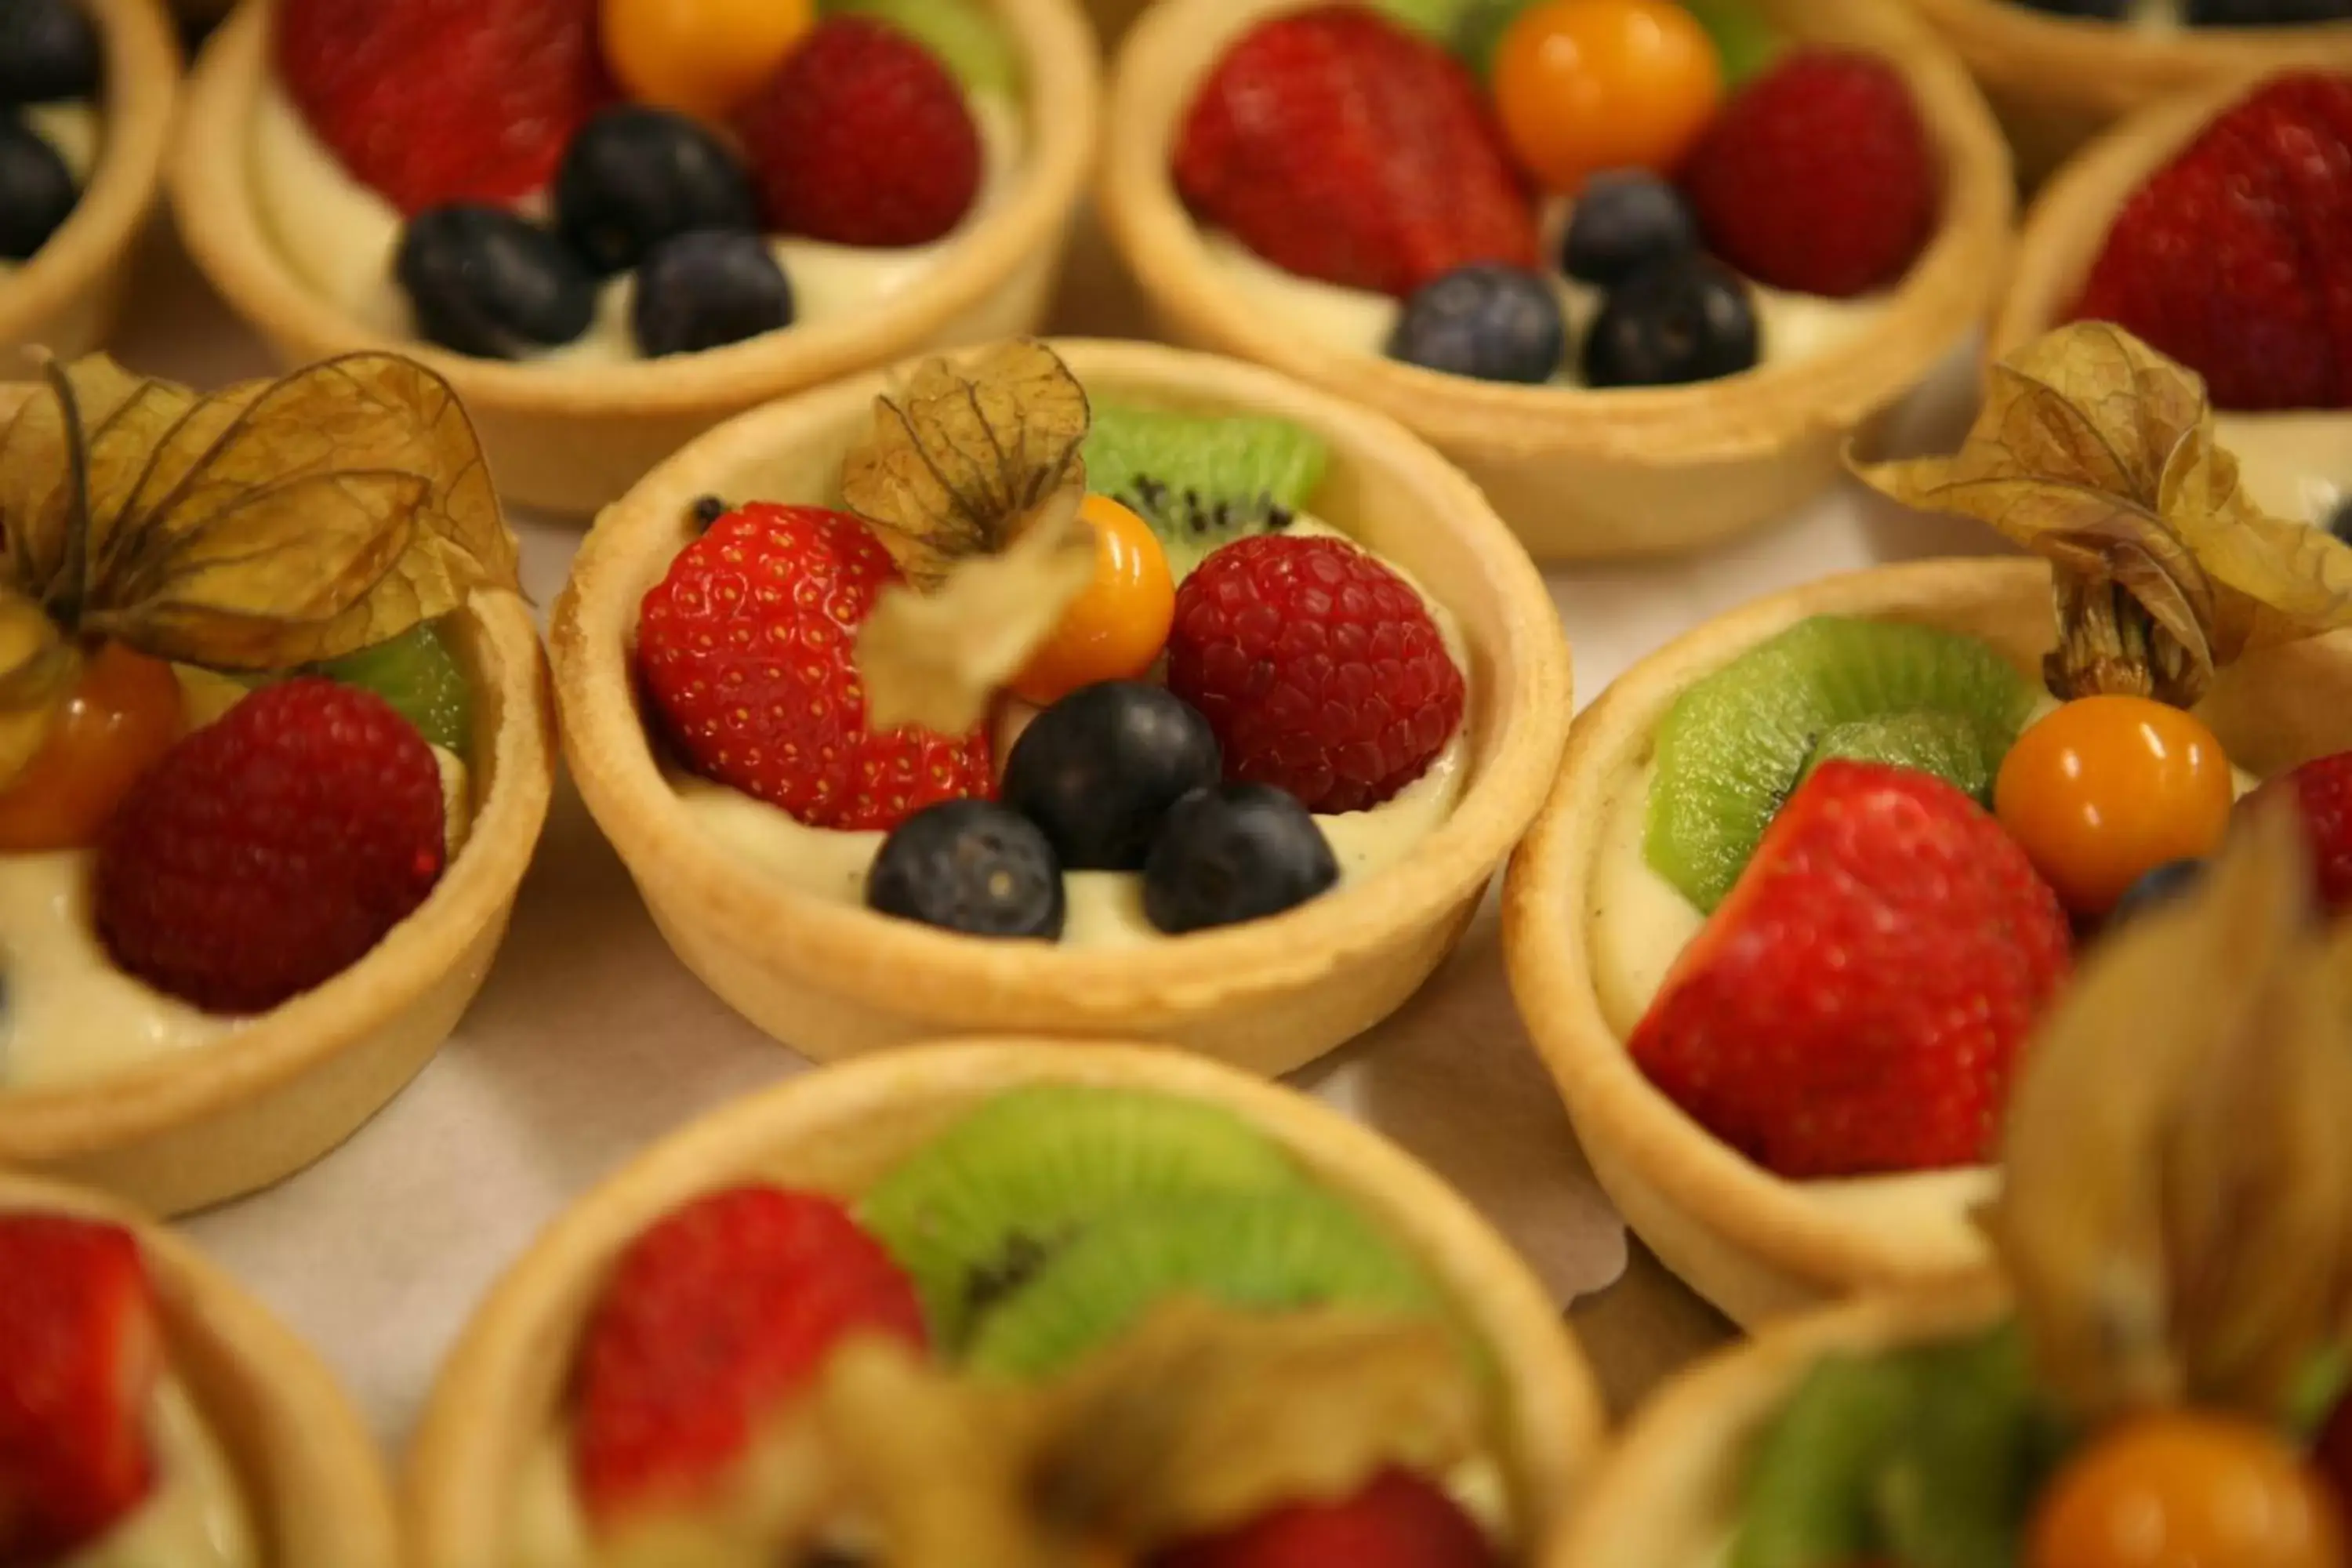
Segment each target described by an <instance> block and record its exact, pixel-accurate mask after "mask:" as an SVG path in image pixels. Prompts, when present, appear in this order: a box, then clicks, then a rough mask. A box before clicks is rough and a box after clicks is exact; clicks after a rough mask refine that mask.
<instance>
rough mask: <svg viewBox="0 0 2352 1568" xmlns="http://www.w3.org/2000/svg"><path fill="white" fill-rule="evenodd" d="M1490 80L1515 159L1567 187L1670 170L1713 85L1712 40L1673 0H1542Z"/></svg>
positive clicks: (1691, 136)
mask: <svg viewBox="0 0 2352 1568" xmlns="http://www.w3.org/2000/svg"><path fill="white" fill-rule="evenodd" d="M1492 80H1493V86H1494V93H1495V103H1496V110H1497V111H1498V112H1499V113H1500V115H1501V117H1502V121H1503V132H1504V134H1505V135H1507V137H1509V139H1510V142H1511V150H1512V152H1514V153H1517V156H1518V160H1519V163H1520V166H1521V167H1523V168H1525V169H1526V170H1527V171H1528V173H1530V174H1533V175H1535V177H1536V178H1538V179H1539V180H1541V181H1542V182H1543V183H1544V184H1546V185H1548V186H1549V187H1550V188H1551V189H1552V190H1555V191H1559V192H1562V193H1564V194H1567V195H1575V194H1576V193H1577V192H1579V191H1580V190H1581V189H1583V187H1584V182H1585V180H1586V179H1587V178H1588V177H1590V176H1591V175H1592V174H1597V173H1599V172H1600V171H1601V170H1603V169H1650V170H1654V171H1656V172H1658V173H1661V174H1664V173H1668V172H1670V171H1672V170H1673V169H1674V168H1675V166H1676V165H1678V164H1679V163H1681V162H1682V160H1683V157H1684V155H1685V154H1686V153H1688V152H1689V151H1690V149H1691V146H1692V144H1693V143H1694V142H1696V141H1697V140H1698V137H1699V134H1700V132H1703V131H1705V130H1706V123H1707V121H1708V120H1709V119H1711V118H1712V117H1713V116H1714V114H1715V110H1716V106H1717V103H1718V102H1719V101H1720V100H1721V99H1722V97H1723V68H1722V63H1721V61H1719V60H1718V59H1717V57H1716V52H1715V42H1714V40H1713V39H1711V38H1710V37H1707V34H1706V28H1704V27H1702V26H1700V25H1699V23H1698V20H1697V19H1696V17H1694V16H1692V15H1691V14H1690V12H1689V11H1687V10H1685V8H1684V7H1683V6H1681V5H1677V4H1675V0H1542V3H1541V4H1538V5H1531V6H1529V7H1528V9H1527V10H1525V11H1522V12H1520V13H1519V15H1518V16H1517V19H1516V20H1514V21H1513V22H1512V23H1511V25H1510V27H1509V28H1508V29H1507V31H1506V32H1505V33H1504V34H1503V38H1502V42H1501V43H1500V44H1498V45H1497V46H1496V50H1495V62H1494V70H1493V77H1492Z"/></svg>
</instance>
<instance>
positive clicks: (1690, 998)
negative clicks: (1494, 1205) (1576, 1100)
mask: <svg viewBox="0 0 2352 1568" xmlns="http://www.w3.org/2000/svg"><path fill="white" fill-rule="evenodd" d="M2071 946H2072V938H2071V934H2070V932H2069V931H2068V928H2067V924H2066V917H2065V914H2064V912H2063V910H2061V909H2060V908H2059V905H2058V899H2057V895H2056V894H2054V893H2053V892H2052V891H2051V890H2050V888H2049V886H2048V885H2047V884H2046V883H2044V882H2043V881H2042V879H2041V878H2040V877H2039V876H2037V875H2036V874H2035V873H2034V870H2033V867H2032V864H2031V863H2030V862H2029V861H2028V860H2027V859H2026V858H2025V852H2024V851H2023V850H2021V849H2020V848H2019V847H2018V846H2017V844H2016V842H2015V841H2014V840H2012V839H2011V837H2009V836H2008V834H2006V833H2004V832H2002V831H2001V828H2000V824H1998V823H1996V822H1995V821H1994V820H1993V819H1992V817H1991V816H1990V814H1988V813H1987V812H1985V811H1984V810H1983V809H1982V808H1981V807H1979V805H1977V804H1976V803H1975V802H1974V801H1972V800H1970V799H1969V797H1968V796H1967V795H1963V794H1961V793H1960V792H1959V791H1958V790H1957V789H1954V788H1953V787H1952V786H1951V785H1950V784H1946V783H1945V782H1944V781H1943V780H1941V779H1938V778H1936V777H1934V776H1932V775H1930V774H1928V773H1920V772H1918V771H1916V770H1914V769H1909V768H1896V767H1887V766H1883V765H1880V764H1876V763H1849V762H1831V763H1823V764H1822V766H1821V768H1820V769H1819V770H1817V771H1816V772H1815V773H1813V775H1812V777H1811V778H1810V779H1808V780H1807V781H1806V782H1805V784H1803V785H1802V786H1801V787H1800V788H1799V789H1798V791H1797V792H1796V794H1795V795H1792V796H1790V800H1789V803H1788V804H1787V805H1785V806H1783V807H1782V808H1781V810H1780V816H1777V817H1775V818H1774V819H1773V822H1772V826H1770V827H1769V829H1767V830H1766V832H1765V835H1764V839H1763V842H1762V843H1761V844H1760V845H1759V846H1758V847H1757V850H1756V858H1754V859H1753V860H1751V861H1750V862H1748V868H1747V870H1746V871H1744V872H1742V873H1741V875H1740V879H1739V880H1738V883H1737V884H1735V885H1734V886H1733V888H1732V889H1731V893H1730V895H1729V896H1728V897H1727V898H1726V899H1725V900H1724V901H1723V904H1722V905H1721V907H1719V908H1718V909H1717V910H1716V912H1715V915H1714V917H1713V918H1712V919H1711V920H1709V921H1708V922H1707V924H1706V930H1704V931H1701V932H1700V933H1699V935H1698V937H1697V939H1696V941H1695V942H1692V943H1691V945H1690V947H1689V949H1688V950H1687V951H1686V952H1685V953H1684V954H1683V956H1682V959H1681V960H1680V962H1679V963H1676V965H1675V969H1674V971H1673V973H1670V974H1669V975H1668V976H1667V978H1666V983H1665V985H1664V989H1663V990H1661V992H1660V993H1659V995H1658V998H1657V1000H1656V1001H1655V1002H1654V1003H1653V1004H1652V1005H1651V1007H1650V1011H1649V1013H1648V1014H1647V1016H1644V1017H1643V1020H1642V1022H1641V1024H1640V1025H1639V1026H1637V1027H1636V1028H1635V1029H1634V1031H1633V1040H1632V1042H1631V1044H1630V1049H1631V1050H1632V1053H1633V1060H1634V1062H1635V1063H1636V1065H1638V1066H1639V1067H1640V1068H1641V1069H1642V1070H1643V1072H1644V1073H1645V1074H1647V1075H1648V1076H1649V1079H1650V1080H1651V1081H1652V1082H1653V1083H1654V1084H1656V1085H1657V1086H1658V1088H1659V1089H1661V1090H1663V1091H1664V1093H1665V1094H1666V1095H1667V1096H1668V1097H1669V1098H1671V1099H1672V1100H1674V1101H1675V1104H1677V1105H1679V1106H1681V1107H1682V1109H1683V1110H1685V1111H1686V1112H1688V1113H1689V1114H1690V1116H1691V1117H1692V1118H1693V1119H1694V1120H1696V1121H1698V1122H1699V1123H1700V1124H1701V1125H1702V1126H1704V1127H1706V1129H1707V1130H1708V1131H1711V1132H1713V1133H1714V1134H1715V1135H1716V1136H1717V1137H1718V1138H1721V1139H1722V1140H1724V1141H1725V1142H1727V1143H1729V1144H1731V1145H1732V1146H1733V1147H1734V1148H1737V1149H1738V1150H1739V1151H1740V1152H1743V1153H1745V1154H1747V1155H1748V1157H1749V1158H1751V1159H1753V1160H1755V1161H1757V1162H1758V1163H1760V1164H1762V1165H1764V1166H1765V1167H1766V1168H1768V1169H1769V1170H1771V1171H1774V1172H1777V1173H1780V1174H1781V1175H1783V1176H1790V1177H1811V1176H1846V1175H1860V1174H1864V1173H1870V1172H1878V1171H1916V1170H1929V1169H1935V1168H1937V1167H1942V1166H1950V1165H1962V1164H1969V1163H1974V1162H1977V1161H1979V1160H1981V1159H1983V1158H1984V1157H1985V1155H1986V1152H1987V1151H1988V1150H1989V1149H1990V1146H1991V1144H1992V1141H1993V1138H1994V1135H1995V1133H1996V1131H1998V1125H1999V1121H2000V1114H2001V1110H2002V1107H2003V1104H2004V1102H2005V1100H2006V1099H2007V1095H2008V1089H2009V1081H2010V1074H2011V1068H2012V1065H2013V1063H2014V1061H2015V1058H2016V1056H2017V1053H2018V1050H2019V1048H2020V1047H2021V1046H2022V1045H2023V1044H2024V1043H2025V1040H2026V1037H2027V1036H2028V1034H2029V1033H2030V1032H2031V1030H2032V1026H2033V1025H2034V1022H2035V1020H2036V1018H2037V1017H2038V1016H2040V1014H2041V1012H2042V1008H2043V1006H2044V1005H2047V1004H2048V1003H2049V1001H2050V1000H2051V999H2052V997H2053V995H2054V994H2056V992H2057V990H2058V988H2059V986H2060V984H2062V983H2063V981H2064V979H2065V976H2066V973H2067V970H2068V966H2069V960H2070V951H2071Z"/></svg>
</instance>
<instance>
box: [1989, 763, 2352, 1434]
mask: <svg viewBox="0 0 2352 1568" xmlns="http://www.w3.org/2000/svg"><path fill="white" fill-rule="evenodd" d="M2310 876H2311V873H2310V867H2309V862H2308V852H2307V850H2306V849H2305V845H2304V842H2303V838H2302V834H2301V830H2300V828H2299V826H2298V825H2297V820H2296V814H2295V813H2294V810H2293V808H2292V807H2291V806H2286V805H2278V806H2273V807H2267V808H2264V809H2262V810H2259V811H2256V812H2253V813H2252V814H2250V820H2248V821H2247V822H2246V823H2244V824H2243V825H2242V826H2241V827H2240V828H2239V829H2237V830H2236V832H2235V833H2234V834H2233V837H2232V839H2231V843H2230V845H2229V846H2228V847H2226V848H2225V850H2224V851H2223V853H2222V854H2221V857H2220V858H2218V859H2217V860H2216V861H2215V862H2214V864H2213V865H2212V867H2211V868H2210V871H2209V873H2208V874H2207V876H2206V877H2205V878H2204V879H2201V881H2200V884H2199V886H2198V887H2197V888H2195V889H2192V890H2191V891H2190V892H2189V893H2188V894H2187V895H2185V896H2184V897H2183V898H2182V899H2181V900H2179V902H2178V903H2176V904H2174V905H2171V906H2168V907H2165V908H2162V909H2158V910H2153V911H2150V912H2148V913H2147V914H2144V915H2142V916H2140V917H2138V918H2136V919H2135V920H2134V921H2132V922H2131V924H2130V925H2128V926H2126V928H2124V929H2123V930H2122V931H2119V932H2117V933H2116V934H2114V935H2112V936H2110V937H2109V938H2108V939H2107V940H2106V941H2105V942H2104V943H2102V944H2101V946H2100V947H2099V948H2098V949H2097V950H2096V952H2095V954H2094V955H2093V957H2092V958H2091V960H2090V962H2089V963H2086V964H2085V965H2084V967H2083V969H2082V970H2081V971H2080V972H2079V973H2077V975H2076V977H2075V979H2074V984H2072V986H2071V987H2070V988H2069V990H2068V992H2067V994H2066V995H2065V997H2064V998H2063V1000H2062V1001H2061V1002H2060V1003H2059V1005H2058V1006H2057V1007H2056V1008H2055V1009H2054V1010H2053V1013H2052V1014H2051V1016H2049V1018H2048V1019H2047V1020H2046V1021H2045V1023H2044V1026H2043V1027H2042V1030H2041V1031H2040V1034H2039V1036H2038V1037H2037V1038H2036V1040H2035V1042H2034V1044H2033V1047H2032V1050H2031V1053H2030V1054H2029V1056H2028V1058H2027V1063H2026V1067H2025V1069H2024V1071H2023V1073H2022V1075H2021V1078H2020V1080H2019V1082H2018V1084H2017V1087H2016V1089H2015V1090H2014V1093H2013V1095H2012V1099H2011V1106H2010V1111H2009V1122H2008V1130H2007V1132H2006V1134H2005V1145H2004V1150H2003V1163H2004V1165H2005V1182H2004V1187H2003V1191H2002V1193H2001V1195H2000V1198H1999V1199H1998V1200H1997V1201H1996V1203H1995V1204H1994V1205H1991V1207H1990V1210H1989V1211H1988V1212H1987V1213H1986V1214H1985V1215H1984V1216H1983V1220H1984V1225H1985V1228H1986V1231H1987V1233H1988V1235H1989V1237H1990V1239H1991V1241H1992V1244H1993V1247H1994V1249H1995V1250H1996V1252H1997V1253H1998V1254H1999V1256H2000V1261H2001V1263H2002V1265H2003V1267H2004V1268H2005V1270H2006V1271H2007V1273H2008V1275H2009V1277H2010V1279H2011V1281H2012V1283H2013V1285H2014V1288H2015V1290H2016V1293H2017V1298H2018V1303H2019V1311H2020V1315H2021V1321H2022V1322H2023V1324H2024V1326H2025V1329H2026V1331H2027V1336H2028V1339H2029V1342H2031V1344H2032V1348H2033V1352H2034V1355H2035V1359H2036V1362H2037V1363H2038V1366H2039V1371H2040V1373H2041V1376H2042V1380H2043V1381H2044V1383H2045V1384H2046V1385H2047V1386H2048V1387H2049V1389H2050V1390H2051V1391H2052V1392H2053V1394H2055V1395H2056V1396H2057V1397H2058V1398H2059V1399H2061V1400H2062V1401H2063V1404H2064V1405H2065V1406H2066V1407H2067V1408H2068V1409H2069V1410H2070V1411H2071V1412H2073V1413H2074V1415H2078V1416H2081V1417H2083V1418H2084V1419H2086V1420H2091V1421H2098V1420H2104V1419H2106V1418H2109V1417H2112V1416H2115V1415H2120V1414H2124V1413H2126V1412H2130V1411H2133V1410H2137V1409H2141V1408H2145V1407H2148V1406H2152V1405H2169V1404H2175V1403H2180V1402H2193V1403H2196V1404H2199V1405H2217V1406H2221V1407H2225V1408H2231V1409H2237V1410H2242V1411H2244V1412H2246V1413H2248V1414H2250V1415H2255V1416H2257V1417H2261V1418H2264V1419H2268V1418H2272V1417H2274V1416H2275V1415H2277V1413H2278V1412H2279V1410H2280V1409H2281V1408H2282V1405H2283V1403H2284V1399H2285V1397H2286V1395H2287V1393H2288V1390H2289V1387H2290V1385H2291V1384H2292V1383H2293V1381H2294V1376H2295V1374H2296V1373H2298V1372H2299V1371H2300V1370H2301V1369H2302V1368H2303V1367H2304V1366H2305V1364H2306V1363H2307V1362H2308V1360H2309V1358H2310V1356H2311V1355H2312V1354H2313V1353H2314V1352H2315V1351H2317V1350H2319V1349H2320V1348H2321V1347H2323V1346H2324V1345H2325V1344H2326V1343H2328V1342H2331V1341H2332V1340H2333V1339H2334V1338H2335V1337H2336V1335H2338V1334H2339V1333H2341V1331H2343V1329H2344V1327H2345V1326H2346V1324H2347V1321H2352V1316H2347V1314H2352V1139H2347V1138H2345V1137H2344V1135H2343V1131H2342V1128H2341V1121H2342V1116H2343V1110H2344V1107H2346V1106H2347V1105H2352V992H2347V981H2346V975H2345V973H2344V972H2343V970H2342V967H2341V963H2342V960H2343V959H2344V958H2345V957H2346V956H2347V955H2352V948H2347V944H2346V942H2344V940H2342V939H2337V940H2336V942H2333V943H2332V944H2331V942H2330V940H2329V939H2328V938H2327V937H2326V934H2325V933H2324V932H2323V931H2321V930H2320V929H2319V927H2318V925H2317V922H2316V921H2315V919H2314V917H2313V915H2312V913H2311V910H2310V886H2311V883H2310Z"/></svg>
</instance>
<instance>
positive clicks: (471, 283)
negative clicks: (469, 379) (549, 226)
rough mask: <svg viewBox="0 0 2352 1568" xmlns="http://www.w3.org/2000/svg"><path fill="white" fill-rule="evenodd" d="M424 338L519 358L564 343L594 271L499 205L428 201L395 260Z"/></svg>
mask: <svg viewBox="0 0 2352 1568" xmlns="http://www.w3.org/2000/svg"><path fill="white" fill-rule="evenodd" d="M393 270H394V274H395V275H396V276H397V277H398V278H399V279H400V286H401V287H402V288H403V289H406V290H407V291H408V300H409V303H410V305H411V306H413V307H414V308H415V311H416V324H417V328H418V330H419V331H422V332H423V333H424V334H425V336H426V337H428V338H430V339H432V340H433V342H436V343H440V344H442V345H443V346H445V347H447V348H453V349H456V350H457V352H458V353H468V354H479V355H481V356H483V357H484V358H488V359H517V358H520V356H521V355H522V354H523V353H526V352H527V351H528V350H530V349H532V348H546V347H551V346H553V345H555V344H557V343H568V342H572V339H574V338H576V337H578V336H579V335H580V334H581V333H583V332H584V331H587V330H588V322H589V321H590V320H591V319H592V318H593V316H594V315H595V313H596V279H594V278H593V277H591V276H590V275H589V272H588V268H586V267H585V266H584V265H583V264H582V262H581V260H580V258H578V257H576V256H574V255H572V248H571V247H569V246H567V245H565V244H564V243H563V242H562V240H560V239H558V238H556V237H555V236H553V235H551V234H550V233H548V232H547V230H545V229H543V228H541V227H539V226H536V225H535V224H532V223H530V222H528V221H526V220H525V219H522V218H520V217H517V216H515V215H514V214H512V213H510V212H507V211H504V210H503V209H501V208H499V207H489V206H474V205H456V206H446V207H434V208H432V209H430V210H429V211H425V212H421V213H419V214H417V215H416V216H415V217H414V218H412V219H410V220H409V225H408V232H407V233H406V234H404V235H403V236H401V238H400V252H399V255H398V256H397V257H396V258H394V263H393Z"/></svg>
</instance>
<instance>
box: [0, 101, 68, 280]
mask: <svg viewBox="0 0 2352 1568" xmlns="http://www.w3.org/2000/svg"><path fill="white" fill-rule="evenodd" d="M79 199H80V192H79V190H78V189H77V188H76V187H75V185H74V177H73V171H72V170H70V169H68V168H67V167H66V161H65V159H64V158H62V157H60V156H59V155H58V150H57V149H56V148H55V147H52V146H50V145H49V144H48V142H46V141H44V140H43V139H42V138H41V135H40V133H39V132H37V131H35V130H34V129H33V128H32V127H31V126H29V125H26V123H25V122H24V121H20V120H18V119H16V117H15V116H13V115H5V114H0V260H6V261H26V260H29V259H31V258H32V255H33V253H34V252H35V251H37V250H38V249H40V248H41V247H43V246H44V245H47V243H48V242H49V236H51V235H53V234H55V233H57V232H58V228H59V227H60V226H62V225H63V224H64V223H65V221H66V219H67V218H68V217H70V216H72V215H73V210H74V204H75V203H76V202H77V201H79Z"/></svg>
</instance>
